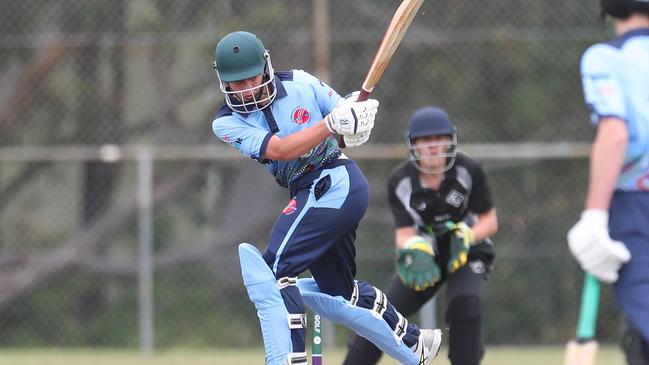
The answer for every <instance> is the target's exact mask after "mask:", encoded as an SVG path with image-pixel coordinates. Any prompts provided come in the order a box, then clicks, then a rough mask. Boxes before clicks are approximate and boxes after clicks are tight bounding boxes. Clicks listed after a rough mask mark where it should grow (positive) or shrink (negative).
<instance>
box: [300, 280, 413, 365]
mask: <svg viewBox="0 0 649 365" xmlns="http://www.w3.org/2000/svg"><path fill="white" fill-rule="evenodd" d="M297 287H298V288H299V289H300V294H302V300H304V304H306V305H308V306H309V307H310V308H311V309H312V310H313V311H314V312H316V313H317V314H319V315H321V316H323V317H325V318H327V319H328V320H330V321H332V322H334V323H336V324H341V325H344V326H347V327H349V328H350V329H352V330H353V331H354V332H356V333H357V334H358V335H359V336H362V337H365V338H367V339H368V340H370V341H371V342H372V343H373V344H374V345H376V347H378V348H379V349H381V351H383V352H385V353H386V354H388V355H390V356H392V357H393V358H395V359H397V360H398V361H399V362H401V363H402V364H404V365H418V364H419V357H418V356H417V354H415V352H414V351H412V350H411V349H410V348H408V346H406V345H405V344H404V343H403V341H401V340H398V339H396V338H395V336H394V331H393V330H392V329H391V328H390V326H389V325H388V323H387V322H386V321H385V320H384V319H383V318H376V317H374V316H373V315H372V310H371V309H367V308H361V307H357V306H355V305H352V304H351V303H350V302H349V301H348V300H346V299H345V298H343V297H341V296H339V295H338V296H335V297H332V296H331V295H328V294H325V293H321V292H320V289H319V288H318V285H317V284H316V283H315V280H313V278H305V279H298V281H297Z"/></svg>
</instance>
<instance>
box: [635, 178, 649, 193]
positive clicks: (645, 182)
mask: <svg viewBox="0 0 649 365" xmlns="http://www.w3.org/2000/svg"><path fill="white" fill-rule="evenodd" d="M636 186H637V187H638V190H640V191H649V174H646V175H642V176H640V177H639V178H638V179H637V180H636Z"/></svg>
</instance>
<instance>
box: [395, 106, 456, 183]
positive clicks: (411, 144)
mask: <svg viewBox="0 0 649 365" xmlns="http://www.w3.org/2000/svg"><path fill="white" fill-rule="evenodd" d="M432 136H449V137H450V138H449V139H448V140H446V141H430V142H422V141H421V140H420V141H415V140H416V139H417V138H420V139H421V138H422V137H432ZM406 145H407V147H408V157H409V159H410V160H411V161H412V162H413V164H414V165H415V167H416V168H417V169H418V170H419V171H421V172H425V173H429V174H438V173H442V172H444V171H448V170H449V169H450V168H451V167H453V164H454V163H455V155H456V154H457V149H456V148H457V129H456V128H455V126H454V125H453V123H452V122H451V118H449V116H448V114H446V112H445V111H444V110H443V109H441V108H438V107H432V106H427V107H423V108H420V109H418V110H416V111H415V112H414V113H413V114H412V116H411V117H410V127H409V128H408V135H407V136H406ZM420 151H425V152H424V153H421V152H420ZM440 157H443V158H445V159H446V162H445V164H443V165H441V166H439V167H434V168H433V167H426V166H422V163H421V161H423V160H425V159H434V158H440Z"/></svg>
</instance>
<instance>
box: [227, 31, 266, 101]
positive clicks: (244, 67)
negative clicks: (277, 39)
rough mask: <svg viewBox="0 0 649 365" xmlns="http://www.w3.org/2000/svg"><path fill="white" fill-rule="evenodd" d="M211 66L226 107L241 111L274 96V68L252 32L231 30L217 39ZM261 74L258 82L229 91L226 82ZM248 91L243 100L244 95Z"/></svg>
mask: <svg viewBox="0 0 649 365" xmlns="http://www.w3.org/2000/svg"><path fill="white" fill-rule="evenodd" d="M214 58H215V61H214V69H215V70H216V74H217V76H218V78H219V84H220V88H221V91H222V92H223V94H224V95H225V102H226V103H227V104H228V106H229V107H230V108H232V109H233V110H235V111H238V112H242V113H250V112H253V111H256V110H261V109H263V108H265V107H267V106H268V105H270V103H271V102H272V101H273V100H274V99H275V96H276V95H277V89H276V87H275V71H274V70H273V66H272V63H271V62H270V53H269V52H268V50H266V49H265V48H264V45H263V44H262V43H261V40H260V39H259V38H258V37H257V36H256V35H254V34H252V33H249V32H244V31H238V32H233V33H230V34H228V35H226V36H225V37H223V39H221V40H220V41H219V43H218V44H217V45H216V51H215V52H214ZM261 74H263V80H262V83H261V85H259V86H256V87H253V88H250V89H245V90H237V91H233V90H232V89H231V88H230V87H229V86H228V83H230V82H233V81H241V80H246V79H249V78H251V77H255V76H257V75H261ZM249 94H252V98H249V99H247V100H246V98H245V97H244V95H249Z"/></svg>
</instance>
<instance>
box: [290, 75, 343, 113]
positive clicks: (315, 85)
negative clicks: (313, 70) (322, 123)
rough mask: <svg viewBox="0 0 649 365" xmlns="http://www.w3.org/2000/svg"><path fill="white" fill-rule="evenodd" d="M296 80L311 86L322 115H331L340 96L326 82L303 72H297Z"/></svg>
mask: <svg viewBox="0 0 649 365" xmlns="http://www.w3.org/2000/svg"><path fill="white" fill-rule="evenodd" d="M294 78H295V80H296V81H299V82H302V83H305V84H308V85H309V86H311V89H312V90H313V94H314V95H315V99H316V102H317V103H318V107H319V108H320V112H321V113H322V115H327V114H329V113H331V110H332V109H333V108H334V107H335V106H336V104H338V101H339V100H340V95H339V94H338V93H337V92H336V90H334V89H333V88H331V86H329V85H328V84H327V83H325V82H324V81H322V80H320V79H318V78H317V77H315V76H313V75H311V74H310V73H308V72H306V71H302V70H295V72H294Z"/></svg>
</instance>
